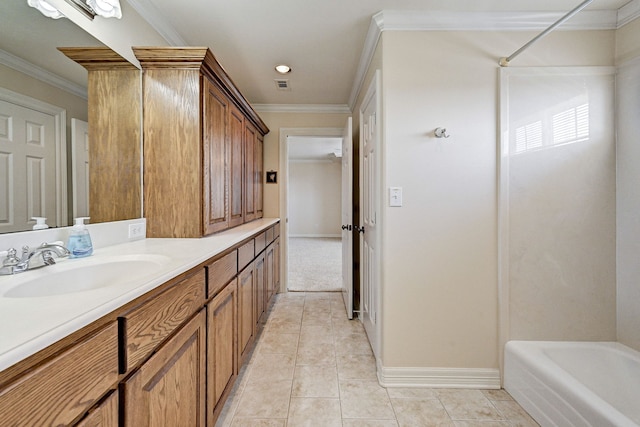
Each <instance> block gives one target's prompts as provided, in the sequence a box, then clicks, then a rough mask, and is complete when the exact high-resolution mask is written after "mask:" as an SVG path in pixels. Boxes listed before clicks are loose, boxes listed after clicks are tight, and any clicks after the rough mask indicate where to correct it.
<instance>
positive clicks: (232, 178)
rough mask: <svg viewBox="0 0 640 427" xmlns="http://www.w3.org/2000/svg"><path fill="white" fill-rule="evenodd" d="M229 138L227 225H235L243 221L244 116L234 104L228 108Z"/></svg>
mask: <svg viewBox="0 0 640 427" xmlns="http://www.w3.org/2000/svg"><path fill="white" fill-rule="evenodd" d="M229 139H230V143H229V144H230V152H231V159H230V161H229V169H230V171H229V184H230V185H229V209H231V212H230V214H229V226H230V227H235V226H236V225H240V224H242V223H243V222H244V206H243V204H242V201H243V197H244V196H243V195H244V191H245V190H244V185H243V176H244V175H243V174H244V169H243V168H244V165H243V157H242V156H243V152H244V116H243V115H242V112H241V111H240V110H238V109H237V108H236V107H235V106H234V105H231V106H230V108H229Z"/></svg>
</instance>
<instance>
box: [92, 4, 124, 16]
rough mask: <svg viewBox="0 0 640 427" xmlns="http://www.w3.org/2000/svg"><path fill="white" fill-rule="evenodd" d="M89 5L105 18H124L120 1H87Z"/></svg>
mask: <svg viewBox="0 0 640 427" xmlns="http://www.w3.org/2000/svg"><path fill="white" fill-rule="evenodd" d="M87 4H88V5H89V6H90V7H91V9H93V10H94V11H95V12H96V13H97V14H98V15H100V16H102V17H104V18H118V19H120V18H122V8H121V7H120V0H87Z"/></svg>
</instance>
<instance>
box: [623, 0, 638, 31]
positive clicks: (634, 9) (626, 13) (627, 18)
mask: <svg viewBox="0 0 640 427" xmlns="http://www.w3.org/2000/svg"><path fill="white" fill-rule="evenodd" d="M638 17H640V0H632V1H630V2H629V3H627V4H625V5H624V6H622V7H621V8H620V9H618V28H620V27H622V26H624V25H626V24H628V23H629V22H631V21H633V20H634V19H636V18H638Z"/></svg>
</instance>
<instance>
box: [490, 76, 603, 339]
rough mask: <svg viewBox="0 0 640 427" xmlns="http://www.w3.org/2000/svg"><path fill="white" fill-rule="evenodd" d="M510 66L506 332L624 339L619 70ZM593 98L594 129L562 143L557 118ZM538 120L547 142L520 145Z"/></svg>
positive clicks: (504, 157)
mask: <svg viewBox="0 0 640 427" xmlns="http://www.w3.org/2000/svg"><path fill="white" fill-rule="evenodd" d="M502 71H503V72H502V73H501V74H502V79H501V91H502V92H503V98H502V101H504V104H503V103H502V102H501V110H502V106H503V105H504V111H501V114H502V117H503V118H504V119H505V120H504V122H502V125H503V128H502V129H503V130H502V132H503V133H504V134H505V136H506V135H508V139H507V138H504V140H503V141H502V144H503V147H502V150H501V172H504V173H501V174H500V179H501V183H500V184H501V192H500V200H501V213H502V215H501V218H500V225H499V230H500V235H501V236H502V239H501V242H500V245H501V250H500V257H501V258H500V259H501V261H502V263H501V277H502V285H503V287H504V292H503V293H502V294H501V296H503V297H504V299H505V300H508V303H509V307H508V311H507V312H505V313H508V316H507V317H506V318H505V319H504V320H508V324H509V326H508V334H506V336H503V337H502V338H503V339H516V340H542V341H551V340H561V341H615V339H616V289H615V286H614V283H615V282H616V197H615V196H616V164H615V157H616V156H615V154H616V152H615V132H612V129H614V128H615V117H614V111H615V107H614V105H615V103H614V92H615V90H614V88H615V74H614V72H615V69H614V67H579V68H577V69H575V68H572V69H571V71H569V70H567V69H566V68H562V69H558V68H553V69H548V68H543V69H535V68H534V69H531V68H523V69H516V68H509V69H506V70H502ZM585 104H586V106H587V108H588V113H587V117H588V133H587V134H586V135H585V136H586V137H583V139H581V140H576V141H574V142H572V143H567V142H569V141H564V142H563V143H558V142H559V141H557V139H556V138H557V135H556V134H555V133H554V129H553V127H554V126H553V125H552V121H553V120H554V117H556V115H557V114H559V113H560V114H561V113H563V112H566V111H568V110H570V109H574V108H577V107H578V106H580V105H582V106H584V105H585ZM536 122H538V123H542V126H541V132H540V134H539V135H540V136H541V142H542V144H544V146H543V147H529V148H528V149H525V148H524V147H522V146H521V147H520V150H518V149H517V147H516V142H515V141H516V129H517V128H518V127H523V126H525V125H529V124H531V123H536ZM583 130H584V129H583ZM507 142H508V147H507Z"/></svg>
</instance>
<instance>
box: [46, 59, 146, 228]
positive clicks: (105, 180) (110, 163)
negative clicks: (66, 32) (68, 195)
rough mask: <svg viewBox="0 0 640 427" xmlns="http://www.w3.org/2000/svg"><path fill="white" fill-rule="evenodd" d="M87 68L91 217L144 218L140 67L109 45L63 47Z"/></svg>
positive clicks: (103, 220)
mask: <svg viewBox="0 0 640 427" xmlns="http://www.w3.org/2000/svg"><path fill="white" fill-rule="evenodd" d="M58 49H59V50H60V51H61V52H62V53H64V54H65V55H66V56H67V57H68V58H70V59H72V60H73V61H75V62H77V63H78V64H80V65H82V66H83V67H85V68H86V69H87V71H88V76H87V77H88V87H87V91H88V97H89V103H88V113H89V135H88V150H89V166H88V167H89V194H88V197H89V216H90V217H91V222H93V223H96V222H105V221H120V220H125V219H133V218H140V216H141V214H142V206H141V200H142V199H141V197H140V193H141V189H140V174H141V162H140V149H141V143H140V142H141V141H140V128H141V117H142V114H141V108H142V107H141V105H140V96H141V86H140V70H139V69H138V68H136V67H134V66H133V65H131V64H130V63H129V62H128V61H127V60H126V59H124V58H123V57H121V56H120V55H118V54H117V53H115V52H114V51H112V50H111V49H109V48H108V47H61V48H58Z"/></svg>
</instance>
